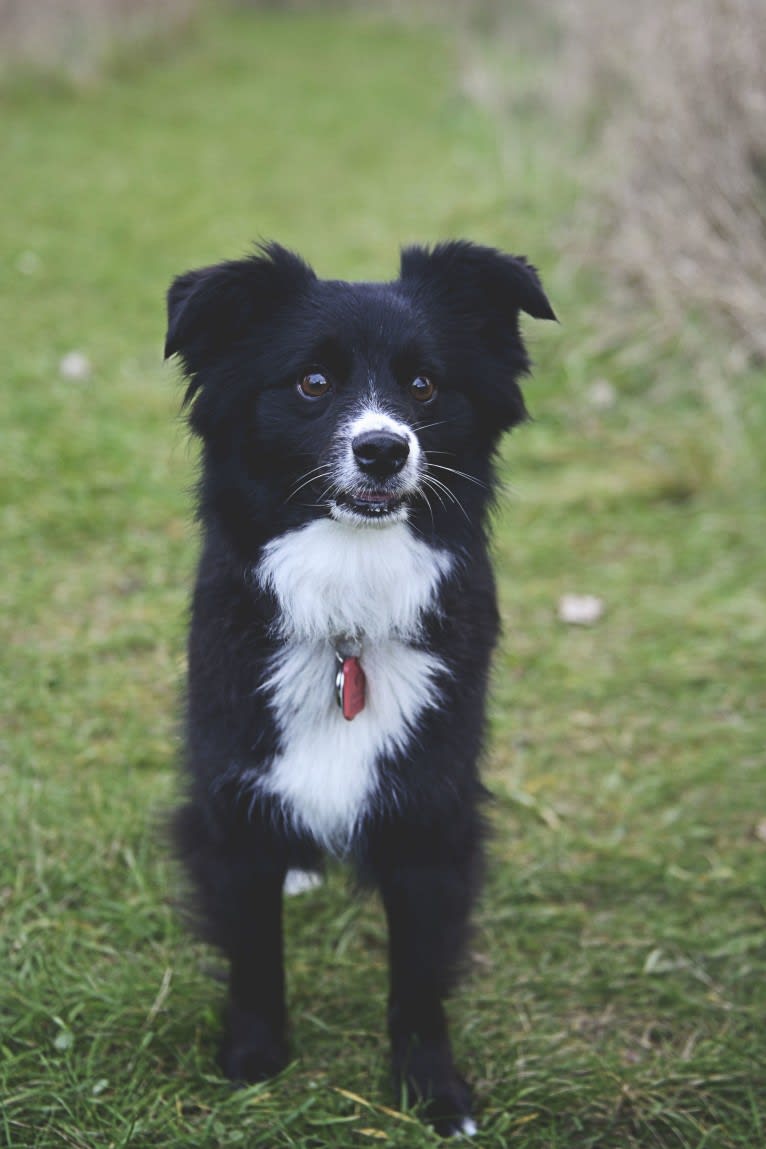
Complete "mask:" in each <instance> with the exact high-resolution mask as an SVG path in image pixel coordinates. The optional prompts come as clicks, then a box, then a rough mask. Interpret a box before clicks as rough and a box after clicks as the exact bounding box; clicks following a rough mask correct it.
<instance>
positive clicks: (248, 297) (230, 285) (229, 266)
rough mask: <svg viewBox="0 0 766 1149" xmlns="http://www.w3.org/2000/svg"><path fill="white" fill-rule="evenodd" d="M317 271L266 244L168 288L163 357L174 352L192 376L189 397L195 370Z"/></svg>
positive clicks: (243, 336) (250, 330)
mask: <svg viewBox="0 0 766 1149" xmlns="http://www.w3.org/2000/svg"><path fill="white" fill-rule="evenodd" d="M315 278H316V276H315V275H314V272H313V271H312V270H311V268H310V267H309V266H308V265H307V264H306V263H304V262H303V260H302V259H300V257H299V256H297V255H294V254H293V252H291V251H287V249H286V248H284V247H280V246H279V244H276V243H270V244H267V245H265V246H263V247H260V248H258V249H257V251H256V252H255V254H253V255H252V256H250V257H249V258H247V259H240V260H232V261H230V262H227V263H219V264H216V265H215V266H213V267H201V268H199V269H198V270H196V271H187V272H186V273H185V274H184V275H179V276H178V278H177V279H174V280H173V283H172V284H171V285H170V290H169V291H168V330H167V335H166V337H165V358H166V359H168V358H170V356H171V355H178V356H179V357H180V358H181V360H182V362H183V367H184V372H185V374H186V375H187V376H188V377H189V378H190V379H191V380H192V382H191V384H190V386H189V390H188V391H187V394H186V402H188V401H189V399H191V398H192V397H193V395H194V392H195V391H196V389H197V384H196V383H195V381H194V377H195V376H196V374H197V372H198V371H200V370H202V369H203V368H204V367H206V366H207V365H208V364H210V363H212V362H214V360H215V359H216V358H217V357H218V356H220V355H221V354H222V353H224V352H225V351H226V350H227V349H228V348H230V347H231V346H232V345H233V344H235V343H237V342H238V341H239V340H242V339H246V338H247V337H248V336H249V335H251V334H252V333H253V331H254V330H255V327H256V325H257V324H258V323H261V322H263V321H264V320H266V319H268V318H269V316H270V315H272V314H273V313H274V312H275V311H276V309H277V308H278V307H279V306H280V305H281V304H283V303H285V302H287V301H288V300H289V299H290V298H294V297H295V295H296V294H297V293H298V292H299V291H300V290H301V289H303V288H305V287H306V286H307V285H308V284H309V283H310V282H311V281H312V280H314V279H315Z"/></svg>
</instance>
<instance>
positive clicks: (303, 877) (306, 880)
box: [283, 870, 322, 898]
mask: <svg viewBox="0 0 766 1149" xmlns="http://www.w3.org/2000/svg"><path fill="white" fill-rule="evenodd" d="M321 884H322V875H321V874H318V873H317V872H316V871H315V870H288V871H287V874H286V875H285V884H284V887H283V889H284V891H285V893H286V894H287V896H288V898H294V897H295V895H296V894H305V893H308V891H309V890H315V889H316V888H317V886H321Z"/></svg>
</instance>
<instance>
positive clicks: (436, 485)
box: [425, 475, 471, 523]
mask: <svg viewBox="0 0 766 1149" xmlns="http://www.w3.org/2000/svg"><path fill="white" fill-rule="evenodd" d="M425 481H427V482H428V484H429V485H430V486H431V487H432V488H433V490H434V491H436V490H437V489H440V490H442V491H443V492H444V494H445V495H447V496H448V497H449V498H450V499H451V500H452V502H453V503H455V504H456V505H457V506H458V507H459V508H460V510H461V511H462V512H463V514H464V515H465V518H466V520H467V521H468V522H469V523H470V521H471V518H470V515H469V514H468V512H467V511H466V509H465V507H464V506H463V504H462V503H461V501H460V499H459V498H458V497H457V495H456V494H455V492H454V491H451V490H450V489H449V487H447V486H445V484H444V483H442V481H441V480H440V479H436V478H435V477H434V476H433V475H428V476H427V478H426V480H425Z"/></svg>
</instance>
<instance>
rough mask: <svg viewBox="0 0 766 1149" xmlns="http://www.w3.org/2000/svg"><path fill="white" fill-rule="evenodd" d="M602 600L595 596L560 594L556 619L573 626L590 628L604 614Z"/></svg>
mask: <svg viewBox="0 0 766 1149" xmlns="http://www.w3.org/2000/svg"><path fill="white" fill-rule="evenodd" d="M604 609H605V607H604V600H603V599H602V598H599V597H598V596H597V595H595V594H562V596H561V598H560V599H559V605H558V611H557V613H558V617H559V618H560V620H561V621H562V622H568V623H571V625H573V626H590V624H591V623H594V622H598V620H599V619H600V618H601V617H602V615H603V613H604Z"/></svg>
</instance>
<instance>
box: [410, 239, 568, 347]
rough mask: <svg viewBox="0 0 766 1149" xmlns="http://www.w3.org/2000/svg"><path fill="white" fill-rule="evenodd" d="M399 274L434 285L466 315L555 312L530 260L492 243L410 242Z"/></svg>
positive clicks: (547, 315)
mask: <svg viewBox="0 0 766 1149" xmlns="http://www.w3.org/2000/svg"><path fill="white" fill-rule="evenodd" d="M401 275H402V281H403V282H408V283H410V284H415V285H420V286H422V287H423V288H424V289H427V290H430V291H431V292H432V293H435V294H436V295H437V296H439V297H441V298H442V300H443V302H444V303H445V304H447V305H449V306H450V307H451V308H452V309H453V311H461V312H463V314H464V316H465V318H466V319H467V320H474V321H475V320H477V319H481V320H483V321H484V322H489V323H491V322H492V321H493V320H498V319H502V318H503V317H504V319H505V322H506V324H507V323H508V321H511V322H512V323H513V324H514V326H515V322H516V318H517V317H518V313H519V312H520V311H524V312H526V314H527V315H531V316H532V317H533V318H534V319H555V318H556V316H555V314H554V311H553V308H552V307H551V305H550V302H549V301H548V297H547V296H546V294H545V292H544V291H543V285H542V283H541V282H540V276H539V275H538V274H537V270H536V269H535V268H534V267H533V266H532V264H531V263H528V262H527V260H526V259H525V258H524V256H521V255H505V254H504V253H503V252H501V251H497V250H496V249H495V248H493V247H482V246H480V245H479V244H475V243H468V242H467V241H466V240H454V241H452V242H450V243H439V244H437V245H436V247H434V248H430V249H429V248H426V247H407V248H405V249H404V250H403V251H402V263H401Z"/></svg>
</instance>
